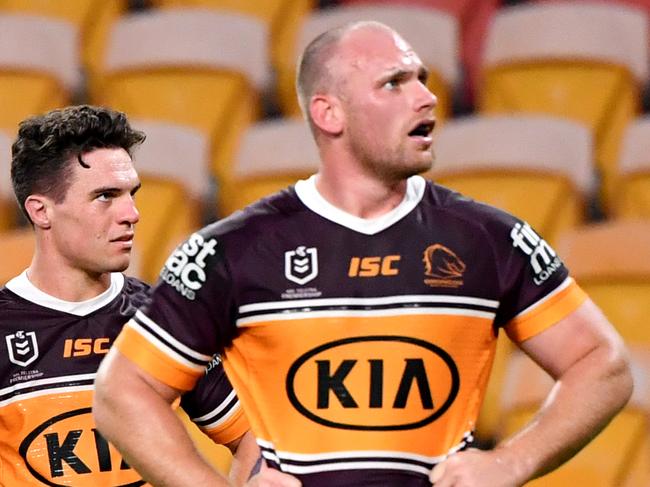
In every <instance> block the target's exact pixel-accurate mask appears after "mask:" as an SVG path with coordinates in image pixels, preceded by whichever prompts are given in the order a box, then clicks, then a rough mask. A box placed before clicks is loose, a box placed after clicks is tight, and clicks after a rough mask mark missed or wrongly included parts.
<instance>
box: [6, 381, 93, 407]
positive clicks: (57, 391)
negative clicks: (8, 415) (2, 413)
mask: <svg viewBox="0 0 650 487" xmlns="http://www.w3.org/2000/svg"><path fill="white" fill-rule="evenodd" d="M94 389H95V385H94V384H87V385H85V386H70V387H55V388H52V389H41V390H39V391H34V392H26V393H24V394H16V395H15V396H12V397H11V398H10V399H7V400H6V401H0V408H3V407H5V406H7V405H9V404H11V403H13V402H16V401H26V400H27V399H32V398H34V397H39V396H48V395H55V396H58V395H61V394H71V393H75V392H81V391H93V390H94Z"/></svg>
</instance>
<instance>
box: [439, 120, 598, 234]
mask: <svg viewBox="0 0 650 487" xmlns="http://www.w3.org/2000/svg"><path fill="white" fill-rule="evenodd" d="M434 135H435V141H434V151H435V154H436V162H435V164H434V168H433V170H432V171H431V173H430V174H431V177H432V178H433V180H434V181H436V182H438V183H440V184H442V185H443V186H448V187H450V188H452V189H455V190H457V191H459V192H461V193H463V194H464V195H466V196H469V197H471V198H473V199H476V200H478V201H482V202H485V203H488V204H490V205H493V206H496V207H499V208H502V209H504V210H506V211H508V212H510V213H512V214H514V215H516V216H518V217H520V218H522V219H523V220H526V221H527V222H528V223H529V224H530V225H531V226H533V228H535V229H536V230H537V231H538V232H539V233H540V234H541V235H542V236H544V238H545V239H546V240H547V241H549V242H550V243H551V244H552V243H554V242H555V240H556V238H557V236H558V235H559V234H560V233H561V232H562V231H563V230H566V229H568V228H572V227H574V226H576V225H578V224H580V223H582V222H583V221H584V219H585V201H586V200H587V199H588V198H589V196H590V193H591V192H592V191H593V171H592V169H593V163H592V141H591V136H590V134H589V130H588V129H587V128H586V127H584V126H582V125H580V124H578V123H576V122H573V121H570V120H566V119H560V118H557V117H550V116H545V115H526V114H519V115H510V116H508V115H502V116H496V115H493V116H473V117H466V118H458V119H453V120H450V121H448V122H447V124H445V125H444V126H443V127H442V128H441V129H440V131H439V132H437V134H436V132H434Z"/></svg>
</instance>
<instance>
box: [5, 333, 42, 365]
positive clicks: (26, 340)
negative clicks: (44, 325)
mask: <svg viewBox="0 0 650 487" xmlns="http://www.w3.org/2000/svg"><path fill="white" fill-rule="evenodd" d="M5 340H6V341H7V350H8V351H9V361H10V362H11V363H14V364H16V365H20V366H22V367H27V366H28V365H29V364H31V363H32V362H33V361H34V360H36V359H37V358H38V343H37V342H36V333H35V332H33V331H29V332H27V333H25V332H24V331H22V330H21V331H17V332H16V333H14V334H13V335H7V336H5Z"/></svg>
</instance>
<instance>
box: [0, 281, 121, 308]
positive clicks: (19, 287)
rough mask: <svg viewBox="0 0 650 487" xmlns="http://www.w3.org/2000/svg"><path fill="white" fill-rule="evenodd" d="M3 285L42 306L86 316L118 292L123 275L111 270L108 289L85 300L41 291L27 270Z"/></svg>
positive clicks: (113, 297) (102, 305)
mask: <svg viewBox="0 0 650 487" xmlns="http://www.w3.org/2000/svg"><path fill="white" fill-rule="evenodd" d="M5 287H6V288H7V289H9V290H10V291H11V292H13V293H14V294H17V295H18V296H20V297H21V298H23V299H26V300H27V301H31V302H32V303H34V304H37V305H39V306H43V307H44V308H50V309H53V310H57V311H62V312H64V313H69V314H73V315H76V316H86V315H89V314H90V313H92V312H93V311H96V310H98V309H100V308H102V307H104V306H106V305H107V304H108V303H110V302H111V301H112V300H113V299H115V297H117V296H118V295H119V294H120V292H121V291H122V288H123V287H124V275H123V274H122V273H120V272H112V273H111V283H110V285H109V286H108V289H106V291H104V292H103V293H101V294H99V295H98V296H95V297H94V298H91V299H87V300H85V301H65V300H63V299H59V298H56V297H54V296H51V295H49V294H47V293H45V292H43V291H41V290H40V289H38V288H37V287H36V286H34V284H32V283H31V282H30V280H29V278H28V277H27V270H25V271H23V272H22V273H21V274H20V275H18V276H16V277H14V278H13V279H11V280H10V281H9V282H7V284H6V285H5Z"/></svg>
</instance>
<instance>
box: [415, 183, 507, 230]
mask: <svg viewBox="0 0 650 487" xmlns="http://www.w3.org/2000/svg"><path fill="white" fill-rule="evenodd" d="M427 186H428V191H427V192H426V193H425V199H424V201H425V203H427V204H429V205H430V206H432V207H434V208H436V209H437V210H439V211H443V212H445V213H447V214H450V215H453V216H455V217H456V218H459V219H461V220H464V222H465V223H474V224H476V225H478V226H481V227H484V228H491V227H493V226H497V227H512V226H513V225H514V224H516V223H517V222H519V221H520V220H519V219H518V218H517V217H515V216H514V215H512V214H510V213H508V212H507V211H505V210H503V209H501V208H497V207H496V206H492V205H489V204H487V203H483V202H481V201H477V200H475V199H472V198H470V197H469V196H465V195H464V194H462V193H459V192H457V191H454V190H453V189H451V188H447V187H445V186H442V185H440V184H437V183H434V182H432V181H428V182H427Z"/></svg>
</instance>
